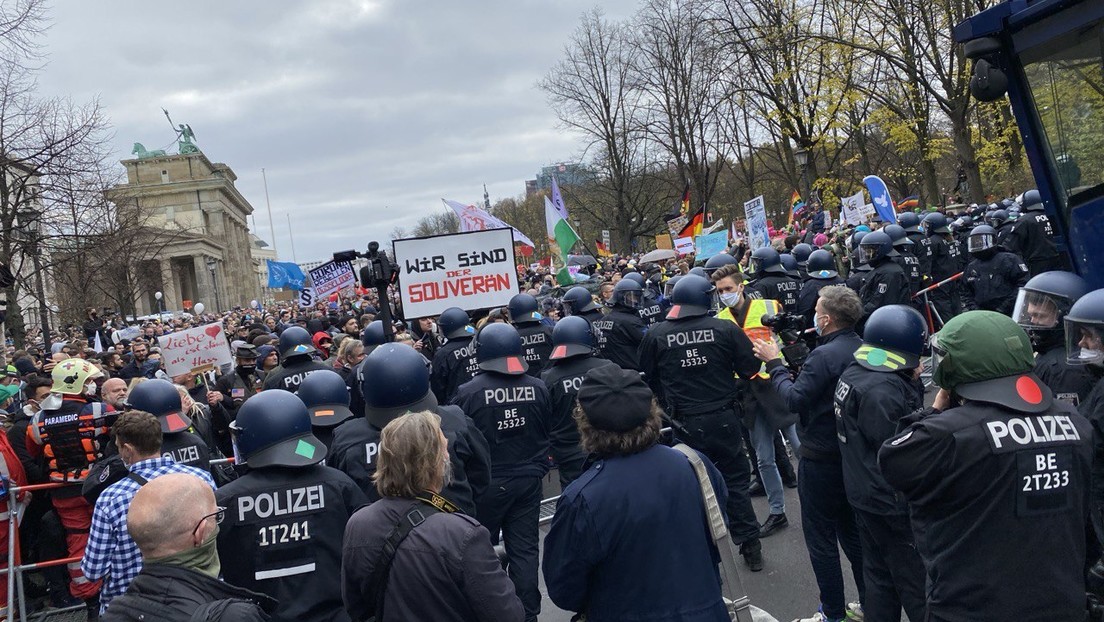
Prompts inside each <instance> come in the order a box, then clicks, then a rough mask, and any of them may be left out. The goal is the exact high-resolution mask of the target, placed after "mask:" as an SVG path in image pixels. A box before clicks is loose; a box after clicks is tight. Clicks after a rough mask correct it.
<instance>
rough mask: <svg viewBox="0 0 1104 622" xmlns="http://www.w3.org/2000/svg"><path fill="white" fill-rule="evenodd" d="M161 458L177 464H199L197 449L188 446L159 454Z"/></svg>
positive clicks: (193, 446)
mask: <svg viewBox="0 0 1104 622" xmlns="http://www.w3.org/2000/svg"><path fill="white" fill-rule="evenodd" d="M161 456H162V457H163V458H170V459H172V461H173V462H175V463H177V464H194V463H196V462H199V447H196V446H195V445H188V446H187V447H181V448H180V449H174V450H172V451H168V452H165V453H163V454H161Z"/></svg>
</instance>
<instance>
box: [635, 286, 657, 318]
mask: <svg viewBox="0 0 1104 622" xmlns="http://www.w3.org/2000/svg"><path fill="white" fill-rule="evenodd" d="M636 311H637V315H639V316H640V319H641V320H643V321H644V325H645V326H651V325H652V324H655V323H656V322H659V321H660V320H662V319H663V305H662V304H660V302H659V297H658V296H657V295H656V294H654V293H652V291H651V290H650V289H646V290H644V301H643V302H642V303H641V305H640V308H639V309H637V310H636Z"/></svg>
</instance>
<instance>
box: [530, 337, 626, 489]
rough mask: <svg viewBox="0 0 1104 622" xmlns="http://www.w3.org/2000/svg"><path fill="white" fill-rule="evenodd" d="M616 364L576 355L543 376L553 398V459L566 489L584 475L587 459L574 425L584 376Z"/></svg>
mask: <svg viewBox="0 0 1104 622" xmlns="http://www.w3.org/2000/svg"><path fill="white" fill-rule="evenodd" d="M605 365H613V363H611V362H610V361H607V360H605V359H601V358H597V357H594V356H573V357H571V358H567V359H559V360H556V361H552V365H551V366H550V367H549V368H548V369H546V370H544V373H543V374H541V380H543V381H544V384H545V386H547V387H548V393H549V395H551V397H552V423H551V430H552V436H551V441H552V457H553V458H555V460H556V465H557V467H558V468H559V471H560V483H561V484H562V486H563V487H565V488H566V487H567V485H568V484H569V483H571V482H572V481H574V480H575V478H577V477H579V475H580V474H581V473H582V472H583V463H584V462H585V458H586V456H585V455H584V454H583V450H582V448H581V447H580V445H579V428H578V426H576V425H575V419H574V418H573V415H574V413H575V404H576V398H577V397H578V395H579V387H580V386H581V385H582V382H583V376H585V375H586V373H587V372H588V371H590V370H592V369H594V368H596V367H603V366H605Z"/></svg>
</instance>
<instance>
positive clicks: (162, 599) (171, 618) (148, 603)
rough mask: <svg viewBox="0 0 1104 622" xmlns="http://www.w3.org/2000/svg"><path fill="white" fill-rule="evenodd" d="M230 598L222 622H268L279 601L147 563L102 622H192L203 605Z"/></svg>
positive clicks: (186, 571)
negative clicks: (194, 614) (234, 600)
mask: <svg viewBox="0 0 1104 622" xmlns="http://www.w3.org/2000/svg"><path fill="white" fill-rule="evenodd" d="M226 598H233V599H238V600H237V601H236V602H234V603H231V604H229V605H228V606H227V608H226V609H225V611H223V613H222V615H221V616H219V617H218V618H217V619H218V620H219V622H265V621H266V620H269V619H270V618H269V614H271V613H273V612H274V611H276V605H277V603H276V601H275V600H273V599H272V598H270V597H268V596H265V595H264V594H258V593H256V592H251V591H249V590H246V589H243V588H240V587H234V586H233V585H230V584H229V583H223V582H222V581H219V580H218V579H213V578H211V577H208V576H207V575H205V574H203V573H200V572H196V571H195V570H189V569H187V568H183V567H180V566H170V565H168V564H145V565H144V566H143V567H142V572H139V573H138V576H136V577H134V580H133V581H131V582H130V587H128V588H127V591H126V593H125V594H123V595H122V596H117V597H115V599H114V600H112V601H111V606H110V607H108V608H107V611H105V612H104V614H103V615H102V616H100V620H101V621H102V622H149V621H151V620H157V621H158V622H189V621H190V620H191V618H192V614H193V613H195V611H196V609H198V608H199V607H200V606H201V605H204V604H206V603H209V602H213V601H216V600H222V599H226Z"/></svg>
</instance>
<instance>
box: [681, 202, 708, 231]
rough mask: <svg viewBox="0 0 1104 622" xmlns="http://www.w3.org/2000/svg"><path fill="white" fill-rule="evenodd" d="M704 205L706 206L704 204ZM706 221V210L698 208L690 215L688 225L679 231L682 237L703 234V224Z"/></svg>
mask: <svg viewBox="0 0 1104 622" xmlns="http://www.w3.org/2000/svg"><path fill="white" fill-rule="evenodd" d="M703 207H704V206H703ZM704 222H705V210H704V209H703V208H698V211H697V212H694V215H693V216H691V217H690V222H688V223H686V226H685V227H683V228H682V231H679V237H680V238H693V237H697V236H699V235H701V232H702V224H703V223H704Z"/></svg>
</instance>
